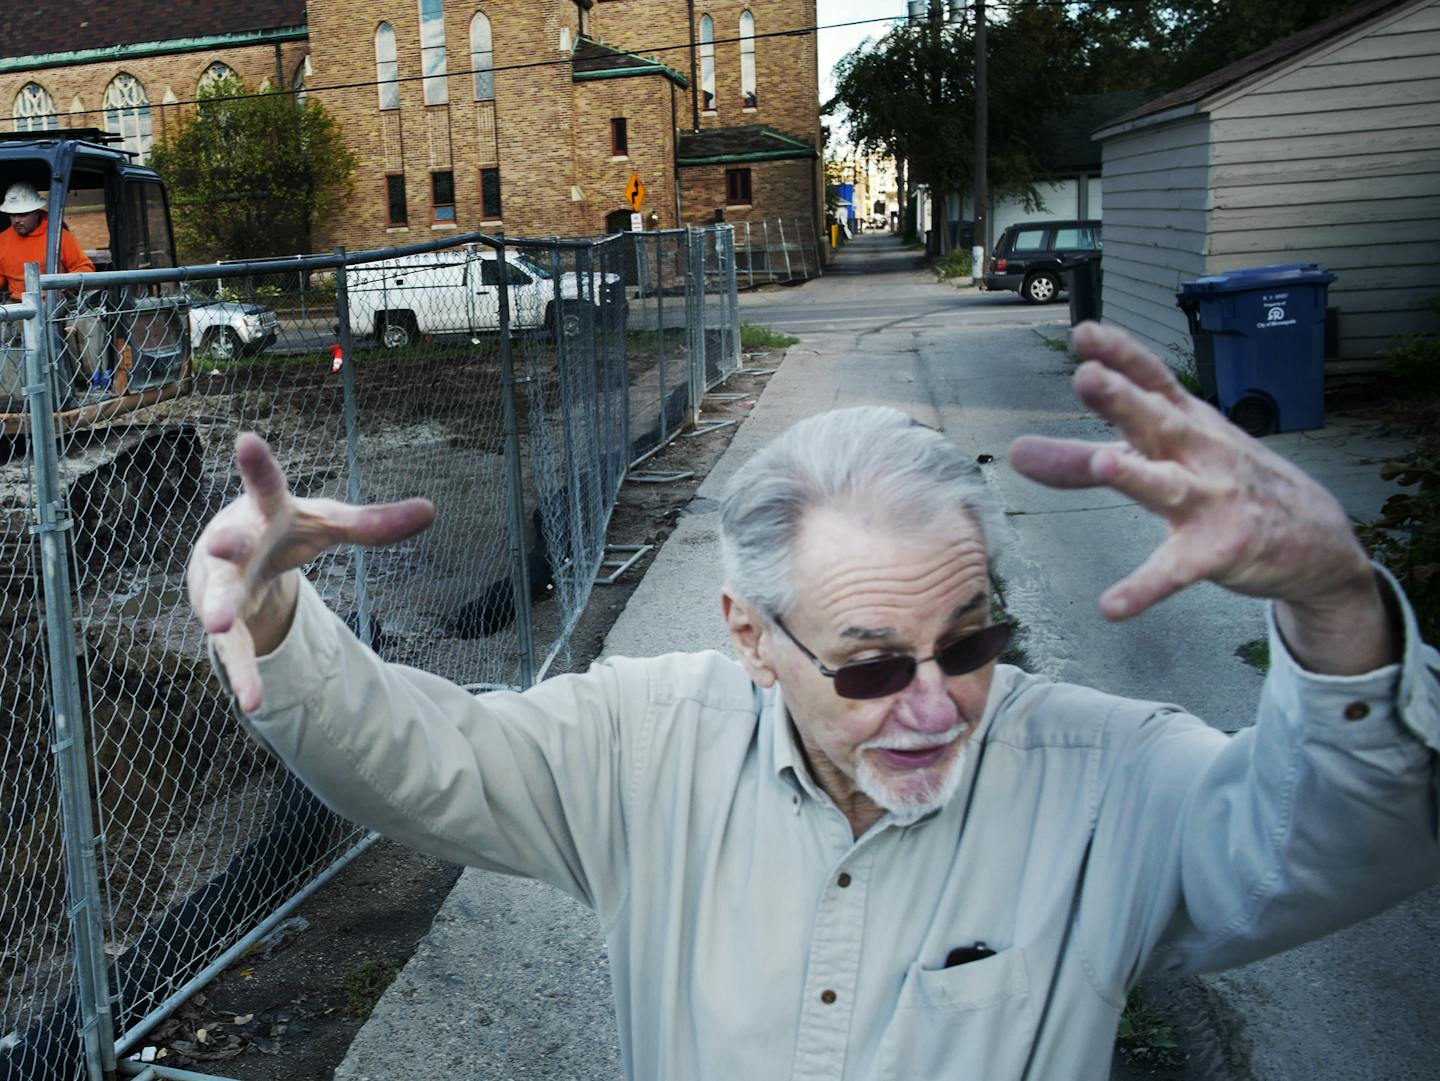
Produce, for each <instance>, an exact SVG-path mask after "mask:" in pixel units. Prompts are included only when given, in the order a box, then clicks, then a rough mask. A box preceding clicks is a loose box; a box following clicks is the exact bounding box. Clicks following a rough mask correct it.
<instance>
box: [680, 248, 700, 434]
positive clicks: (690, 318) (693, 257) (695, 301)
mask: <svg viewBox="0 0 1440 1081" xmlns="http://www.w3.org/2000/svg"><path fill="white" fill-rule="evenodd" d="M702 236H703V234H701V233H700V231H699V230H697V229H695V228H693V227H691V228H689V229H687V230H686V232H685V328H686V330H687V331H688V333H689V339H690V345H689V350H690V358H689V360H690V419H691V421H692V422H694V423H698V422H699V420H700V399H701V398H702V397H703V395H704V383H705V296H704V293H703V290H704V288H705V282H704V280H703V278H704V267H703V265H699V264H700V263H701V259H702V258H703V254H704V253H703V249H702V248H701V243H700V242H701V239H702Z"/></svg>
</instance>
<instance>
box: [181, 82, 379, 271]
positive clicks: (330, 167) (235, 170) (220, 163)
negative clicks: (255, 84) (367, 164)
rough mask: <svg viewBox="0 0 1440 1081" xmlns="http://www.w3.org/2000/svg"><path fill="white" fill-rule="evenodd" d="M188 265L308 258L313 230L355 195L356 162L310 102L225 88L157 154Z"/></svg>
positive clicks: (202, 103)
mask: <svg viewBox="0 0 1440 1081" xmlns="http://www.w3.org/2000/svg"><path fill="white" fill-rule="evenodd" d="M152 164H153V165H154V167H155V169H156V170H157V171H158V172H159V173H160V175H161V176H163V177H164V178H165V181H166V183H167V185H168V187H169V189H170V199H171V206H172V208H173V210H174V213H175V225H176V241H177V244H178V246H179V248H180V251H181V254H182V256H183V257H184V258H186V259H190V260H195V259H200V260H213V259H225V258H230V259H253V258H260V257H265V256H275V255H293V254H295V253H297V252H306V251H309V250H310V247H311V243H310V238H311V236H312V233H313V230H314V228H315V226H316V224H317V223H319V222H320V221H322V220H323V219H324V218H325V217H326V216H328V215H329V214H331V213H333V212H334V211H336V210H337V209H339V207H340V206H341V205H342V204H343V203H344V201H345V200H346V199H348V198H349V196H350V195H351V194H352V192H353V191H354V180H353V177H354V173H355V166H356V158H355V155H354V154H353V153H352V152H351V151H350V150H349V149H348V148H347V147H346V146H345V143H344V140H343V138H342V136H341V132H340V125H339V124H338V123H336V121H335V119H334V117H332V116H331V115H330V114H329V112H328V111H326V109H325V107H324V106H323V105H321V104H320V103H319V102H318V101H316V100H315V95H313V94H311V95H310V97H309V100H308V101H307V102H306V104H304V105H300V104H299V103H297V102H296V101H295V99H294V97H293V96H292V95H291V94H288V93H285V92H283V91H268V92H264V93H258V94H257V93H252V92H250V91H248V90H247V89H246V88H245V86H244V84H242V83H241V82H240V81H239V80H238V79H234V78H225V79H219V80H216V81H215V82H213V83H211V84H210V85H209V86H207V87H205V88H204V89H202V90H201V91H200V95H199V103H198V105H197V107H196V109H195V114H194V115H193V116H192V117H191V118H190V119H189V120H188V121H186V122H185V123H184V124H183V125H182V126H181V127H180V128H179V130H178V131H176V132H174V134H172V135H170V136H168V137H167V138H166V139H165V141H164V142H163V143H161V144H160V145H158V146H157V147H156V150H155V154H154V158H153V160H152Z"/></svg>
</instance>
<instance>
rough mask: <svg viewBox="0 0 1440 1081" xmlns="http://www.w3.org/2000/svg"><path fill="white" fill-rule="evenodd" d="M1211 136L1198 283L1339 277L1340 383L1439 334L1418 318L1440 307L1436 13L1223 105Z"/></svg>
mask: <svg viewBox="0 0 1440 1081" xmlns="http://www.w3.org/2000/svg"><path fill="white" fill-rule="evenodd" d="M1210 133H1211V139H1212V141H1213V148H1212V151H1211V158H1210V160H1211V170H1210V181H1211V184H1212V185H1213V189H1214V191H1213V209H1212V210H1211V213H1210V222H1209V225H1210V236H1209V245H1208V250H1207V255H1206V259H1205V270H1206V272H1208V273H1216V272H1219V271H1222V270H1235V269H1240V268H1243V267H1253V266H1264V265H1266V264H1268V263H1296V262H1300V263H1308V262H1317V263H1322V264H1323V265H1325V266H1326V267H1328V268H1330V269H1331V270H1333V271H1334V272H1335V273H1336V274H1337V275H1338V278H1339V280H1338V281H1336V282H1335V284H1334V285H1333V286H1332V287H1331V293H1330V296H1331V300H1330V303H1331V304H1332V305H1333V306H1338V307H1339V308H1340V310H1341V311H1340V330H1341V357H1342V361H1343V363H1341V364H1339V365H1337V366H1336V370H1341V371H1343V370H1352V371H1353V370H1361V369H1364V368H1367V367H1373V366H1374V363H1375V362H1374V360H1373V358H1374V357H1375V356H1376V354H1377V353H1378V352H1379V351H1380V350H1382V349H1384V348H1385V347H1386V346H1387V345H1389V344H1390V339H1391V337H1392V336H1393V335H1396V334H1405V333H1415V332H1420V331H1440V316H1436V315H1434V314H1433V313H1431V312H1429V311H1428V310H1427V309H1425V307H1424V304H1423V302H1424V300H1425V298H1426V297H1429V296H1433V295H1435V294H1436V293H1440V0H1432V2H1431V3H1428V4H1425V5H1423V6H1421V7H1419V8H1418V9H1413V10H1411V11H1409V12H1408V13H1405V14H1404V15H1402V16H1401V17H1399V18H1397V19H1395V20H1393V21H1390V22H1388V23H1385V24H1383V25H1379V26H1375V27H1372V28H1371V29H1370V30H1369V31H1368V32H1367V33H1365V34H1364V35H1363V36H1359V37H1358V38H1354V39H1350V40H1346V41H1342V42H1339V43H1337V44H1336V46H1335V47H1334V48H1332V49H1329V50H1326V51H1325V52H1322V53H1320V54H1318V55H1316V56H1313V57H1311V58H1309V59H1308V60H1306V61H1305V62H1304V63H1303V64H1301V65H1299V66H1297V67H1295V68H1294V69H1292V70H1286V71H1284V72H1283V73H1278V76H1277V77H1276V78H1274V79H1271V80H1268V81H1266V82H1263V83H1261V84H1259V85H1257V86H1256V87H1254V88H1253V89H1251V90H1250V91H1248V92H1246V93H1244V94H1242V95H1239V96H1237V97H1235V98H1234V99H1233V100H1230V101H1226V102H1223V103H1221V104H1219V105H1217V106H1216V107H1214V108H1213V109H1212V111H1211V114H1210ZM1117 142H1118V140H1117ZM1109 154H1110V147H1109V146H1107V147H1106V161H1107V164H1106V174H1105V175H1106V192H1105V195H1106V205H1105V216H1106V218H1107V225H1106V252H1105V255H1106V273H1107V275H1108V274H1109V271H1110V255H1111V252H1110V237H1111V233H1110V229H1109V223H1108V219H1110V217H1111V215H1112V213H1113V212H1112V210H1111V206H1110V201H1109V200H1110V188H1109V177H1110V166H1109ZM1109 287H1110V283H1109V280H1108V277H1107V280H1106V305H1107V306H1106V315H1107V316H1109V314H1110V310H1109V300H1110V297H1109Z"/></svg>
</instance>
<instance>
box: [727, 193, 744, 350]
mask: <svg viewBox="0 0 1440 1081" xmlns="http://www.w3.org/2000/svg"><path fill="white" fill-rule="evenodd" d="M746 224H747V225H748V224H749V223H748V222H747V223H746ZM729 246H730V269H729V271H728V272H727V274H726V278H727V280H726V282H725V286H726V290H727V292H728V294H729V300H730V359H731V361H732V362H733V363H734V365H735V370H736V371H737V372H738V371H739V370H740V367H741V363H740V281H739V277H740V270H739V266H738V262H739V260H738V259H737V258H736V254H735V227H734V226H733V225H732V226H731V227H730V231H729Z"/></svg>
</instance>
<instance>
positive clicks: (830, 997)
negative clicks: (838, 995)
mask: <svg viewBox="0 0 1440 1081" xmlns="http://www.w3.org/2000/svg"><path fill="white" fill-rule="evenodd" d="M820 1001H821V1002H823V1003H825V1005H827V1006H830V1005H833V1004H834V1002H835V992H834V991H828V990H827V991H821V992H820Z"/></svg>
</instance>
